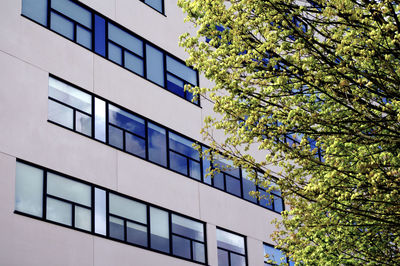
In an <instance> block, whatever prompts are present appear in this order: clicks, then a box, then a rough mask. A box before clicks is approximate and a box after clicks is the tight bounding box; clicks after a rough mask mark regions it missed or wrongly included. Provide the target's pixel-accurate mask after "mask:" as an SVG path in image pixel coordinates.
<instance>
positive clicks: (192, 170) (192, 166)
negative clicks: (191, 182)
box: [189, 160, 201, 180]
mask: <svg viewBox="0 0 400 266" xmlns="http://www.w3.org/2000/svg"><path fill="white" fill-rule="evenodd" d="M189 175H190V177H193V178H194V179H197V180H200V179H201V176H200V163H198V162H195V161H193V160H189Z"/></svg>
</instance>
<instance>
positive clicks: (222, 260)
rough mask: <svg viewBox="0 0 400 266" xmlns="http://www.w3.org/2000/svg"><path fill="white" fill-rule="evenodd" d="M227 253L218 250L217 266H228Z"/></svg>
mask: <svg viewBox="0 0 400 266" xmlns="http://www.w3.org/2000/svg"><path fill="white" fill-rule="evenodd" d="M228 256H229V255H228V252H227V251H225V250H222V249H218V266H230V265H229V257H228Z"/></svg>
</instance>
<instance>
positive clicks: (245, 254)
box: [216, 226, 249, 266]
mask: <svg viewBox="0 0 400 266" xmlns="http://www.w3.org/2000/svg"><path fill="white" fill-rule="evenodd" d="M218 230H220V231H224V232H226V233H229V234H233V235H237V236H239V237H242V238H243V243H244V255H243V254H240V253H239V252H235V251H231V250H228V249H226V248H221V247H218V239H217V237H216V242H217V243H216V245H217V251H218V250H219V249H221V250H223V251H226V252H228V262H229V266H231V264H232V263H231V256H230V255H231V253H233V254H235V255H238V256H242V257H244V258H245V263H246V264H245V266H248V265H249V262H248V258H247V236H245V235H242V234H239V233H237V232H234V231H231V230H228V229H225V228H223V227H219V226H217V227H216V233H217V231H218Z"/></svg>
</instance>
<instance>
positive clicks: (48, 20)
mask: <svg viewBox="0 0 400 266" xmlns="http://www.w3.org/2000/svg"><path fill="white" fill-rule="evenodd" d="M22 1H23V0H22ZM69 1H71V2H73V3H74V4H76V5H77V6H80V7H81V8H84V9H86V10H87V11H89V12H90V13H91V24H92V29H89V28H88V27H86V26H85V25H82V24H80V23H79V22H77V21H75V20H73V19H71V18H69V17H68V16H66V15H64V14H63V13H61V12H59V11H58V10H55V9H52V7H51V0H47V17H46V24H45V25H42V24H41V23H39V22H37V21H35V20H34V19H32V18H30V17H28V16H27V15H24V14H22V13H21V16H22V17H24V18H26V19H28V20H30V21H32V22H34V23H36V24H38V25H40V26H42V27H45V28H47V29H48V30H50V31H52V32H54V33H55V34H57V35H59V36H61V37H63V38H65V39H67V40H69V41H71V42H73V43H75V44H77V45H79V46H81V47H83V48H84V49H87V50H88V51H91V52H92V53H95V54H97V55H99V56H101V57H103V58H104V59H106V60H108V61H109V62H112V63H113V64H116V65H118V66H120V67H122V68H123V69H125V70H127V71H129V72H131V73H133V74H135V75H137V76H139V77H141V78H143V79H145V80H147V81H149V82H151V83H152V84H154V85H156V86H158V87H161V88H163V89H164V90H166V91H168V92H170V93H172V94H174V95H175V96H177V97H179V98H181V99H184V100H185V101H187V102H190V103H191V104H193V105H195V106H198V107H200V108H201V103H200V97H199V96H197V98H196V101H194V102H192V101H191V100H188V99H187V95H188V92H187V91H185V90H184V97H181V96H179V95H178V94H176V93H173V92H172V91H170V90H168V89H167V73H168V74H170V75H171V74H172V73H169V72H167V69H166V57H167V56H170V57H171V58H173V59H175V60H176V61H178V62H179V63H181V64H183V65H185V66H186V63H185V62H184V61H183V60H181V59H180V58H178V57H176V56H175V55H173V54H171V53H169V52H167V51H166V50H164V49H162V48H160V47H159V46H158V45H155V44H154V43H152V42H150V41H148V40H146V39H145V38H143V37H141V36H139V35H137V34H136V33H134V32H132V31H131V30H129V29H127V28H126V27H124V26H122V25H120V24H119V23H116V22H115V21H113V20H111V19H109V18H107V17H106V16H104V15H102V14H100V13H99V12H97V11H95V10H94V9H92V8H90V7H88V6H86V5H85V4H83V3H81V2H78V1H76V0H69ZM146 5H147V4H146ZM147 6H149V5H147ZM150 7H151V6H150ZM163 7H164V4H163ZM52 12H53V13H56V14H57V15H61V16H62V17H63V18H65V19H67V20H69V21H70V22H71V23H72V24H73V31H74V32H73V38H72V39H70V38H68V37H66V36H64V35H62V34H61V33H58V32H57V31H55V30H53V29H51V18H50V17H51V13H52ZM96 16H97V17H99V18H101V19H104V21H105V31H104V39H105V47H104V49H105V54H104V55H102V54H100V53H97V52H96V47H95V46H96V40H95V34H96V26H95V17H96ZM110 23H111V24H113V25H114V26H116V27H117V28H119V29H120V30H123V31H125V32H126V33H128V34H129V35H131V36H133V37H135V38H137V39H139V40H140V41H142V47H143V56H142V57H141V56H139V55H138V54H136V53H135V52H133V51H131V50H129V49H128V48H126V47H122V46H121V45H119V44H115V43H114V42H113V44H114V45H117V46H118V47H119V48H122V49H121V54H122V58H121V59H122V62H121V64H118V63H117V62H114V61H112V60H111V59H109V58H108V57H109V54H108V50H109V49H108V47H109V42H110V41H111V40H110V39H109V38H108V37H109V33H108V25H109V24H110ZM77 25H79V26H80V27H82V28H84V29H85V30H88V31H89V32H90V34H91V48H90V49H89V48H88V47H86V46H84V45H82V44H80V43H78V42H77V40H76V35H77V34H76V32H77ZM111 42H112V41H111ZM146 44H148V45H150V46H152V48H154V49H156V50H158V51H159V52H161V53H162V54H163V65H164V70H163V71H164V73H163V79H164V86H161V85H160V84H158V83H156V82H154V81H152V80H150V79H148V78H147V73H146V71H147V63H146V60H147V59H146ZM124 51H127V52H128V53H130V54H131V55H132V56H135V57H137V58H138V59H141V60H142V62H143V76H142V75H140V74H138V73H136V72H134V71H132V70H131V69H129V68H127V67H125V63H124V62H123V60H124V57H125V56H124ZM189 68H191V67H189ZM192 69H193V68H192ZM193 70H194V71H195V73H196V81H197V85H199V83H200V78H199V72H198V71H197V70H195V69H193ZM178 78H179V77H178ZM179 79H181V78H179ZM181 80H182V79H181ZM186 84H190V83H189V82H186V81H184V85H186ZM190 85H193V86H194V85H195V84H190Z"/></svg>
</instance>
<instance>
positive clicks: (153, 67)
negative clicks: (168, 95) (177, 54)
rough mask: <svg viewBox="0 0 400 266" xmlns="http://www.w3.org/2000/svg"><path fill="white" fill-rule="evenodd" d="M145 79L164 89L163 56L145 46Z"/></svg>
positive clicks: (156, 50) (154, 49)
mask: <svg viewBox="0 0 400 266" xmlns="http://www.w3.org/2000/svg"><path fill="white" fill-rule="evenodd" d="M146 71H147V78H148V79H149V80H151V81H153V82H155V83H157V84H158V85H160V86H162V87H164V54H163V53H162V52H161V51H159V50H158V49H156V48H153V47H152V46H150V45H148V44H146Z"/></svg>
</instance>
